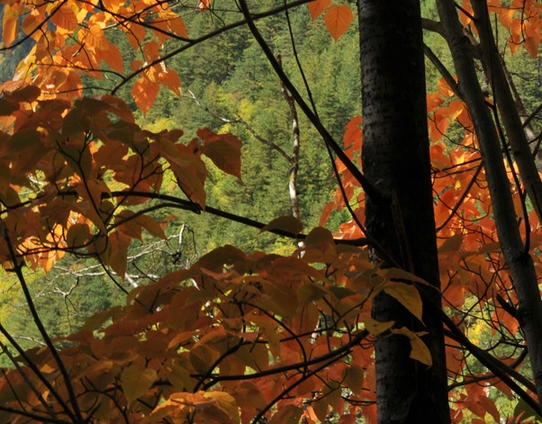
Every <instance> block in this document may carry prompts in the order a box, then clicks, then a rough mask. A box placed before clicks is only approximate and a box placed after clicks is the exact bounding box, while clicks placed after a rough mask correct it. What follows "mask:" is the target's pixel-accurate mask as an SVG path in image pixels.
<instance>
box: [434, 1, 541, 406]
mask: <svg viewBox="0 0 542 424" xmlns="http://www.w3.org/2000/svg"><path fill="white" fill-rule="evenodd" d="M437 7H438V12H439V15H440V19H441V22H442V23H443V25H444V28H445V37H446V41H447V42H448V45H449V47H450V51H451V53H452V59H453V62H454V66H455V70H456V72H457V77H458V81H459V88H460V91H461V97H462V98H463V99H464V101H465V103H466V104H467V107H468V109H469V113H470V116H471V118H472V122H473V123H474V127H475V131H476V137H477V138H478V142H479V144H480V151H481V154H482V163H483V165H484V168H485V173H486V178H487V183H488V186H489V192H490V195H491V200H492V205H493V211H494V212H493V216H494V220H495V224H496V226H497V234H498V236H499V243H500V246H501V250H502V253H503V255H504V258H505V260H506V262H507V264H508V266H509V267H510V273H511V275H512V278H513V279H514V287H515V289H516V292H517V295H518V299H519V306H518V312H519V321H520V324H521V327H522V329H523V331H524V332H525V338H526V340H527V346H528V348H529V356H530V359H531V361H530V362H531V367H532V372H533V376H534V381H535V384H536V388H537V393H538V399H539V405H542V404H541V401H542V327H541V324H542V302H541V300H540V289H539V288H538V280H537V276H536V273H535V269H534V265H533V260H532V258H531V256H530V254H529V252H528V251H527V249H526V248H525V246H524V244H523V242H522V240H521V236H520V233H519V229H518V225H517V224H518V223H517V217H516V213H515V211H514V205H513V201H512V195H511V193H510V189H508V190H507V187H509V186H510V183H509V181H508V178H507V176H506V169H505V167H504V163H503V158H502V154H501V151H502V150H501V145H500V142H499V137H498V135H497V132H496V129H495V124H494V122H493V119H492V117H491V114H490V112H489V110H488V108H487V106H486V104H485V98H484V94H483V92H482V90H481V88H480V84H479V83H478V78H477V75H476V72H475V68H474V62H473V58H472V56H470V54H469V48H468V44H469V40H468V39H467V38H466V37H465V35H464V34H463V27H462V25H461V23H460V22H459V19H458V16H457V13H456V10H455V3H454V1H453V0H437Z"/></svg>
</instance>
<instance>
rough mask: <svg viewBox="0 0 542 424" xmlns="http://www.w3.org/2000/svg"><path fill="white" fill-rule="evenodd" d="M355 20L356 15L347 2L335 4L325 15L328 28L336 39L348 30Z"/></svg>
mask: <svg viewBox="0 0 542 424" xmlns="http://www.w3.org/2000/svg"><path fill="white" fill-rule="evenodd" d="M353 20H354V15H353V14H352V10H351V9H350V7H349V6H347V5H345V4H341V5H340V6H338V5H336V4H334V5H333V6H331V7H330V8H329V9H328V10H327V12H326V14H325V16H324V23H325V24H326V28H327V30H328V31H329V33H330V34H331V36H332V37H333V38H334V39H335V41H337V40H338V39H339V37H340V36H341V35H343V34H344V33H345V32H346V30H347V29H348V27H349V26H350V23H351V22H352V21H353Z"/></svg>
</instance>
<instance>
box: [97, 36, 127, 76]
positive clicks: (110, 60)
mask: <svg viewBox="0 0 542 424" xmlns="http://www.w3.org/2000/svg"><path fill="white" fill-rule="evenodd" d="M102 59H103V61H104V62H105V63H107V64H108V65H109V66H110V67H111V69H113V70H114V71H117V72H119V73H122V71H123V70H124V63H123V61H122V54H121V52H120V50H119V48H118V47H117V46H116V45H114V44H113V43H109V44H108V48H107V49H105V50H102Z"/></svg>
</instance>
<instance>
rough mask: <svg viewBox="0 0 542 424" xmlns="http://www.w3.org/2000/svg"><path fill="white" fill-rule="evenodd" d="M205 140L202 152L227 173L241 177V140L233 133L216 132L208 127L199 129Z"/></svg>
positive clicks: (199, 134) (199, 133)
mask: <svg viewBox="0 0 542 424" xmlns="http://www.w3.org/2000/svg"><path fill="white" fill-rule="evenodd" d="M198 137H199V138H201V139H202V140H203V146H202V147H201V152H202V153H203V154H204V155H206V156H207V157H208V158H209V159H211V160H212V161H213V163H214V164H215V165H216V166H217V167H218V168H219V169H220V170H222V171H224V172H226V173H227V174H230V175H233V176H234V177H237V178H239V179H241V144H242V142H241V140H239V139H238V138H237V137H236V136H234V135H233V134H230V133H227V134H215V133H213V132H212V131H211V130H209V129H208V128H205V129H201V130H198Z"/></svg>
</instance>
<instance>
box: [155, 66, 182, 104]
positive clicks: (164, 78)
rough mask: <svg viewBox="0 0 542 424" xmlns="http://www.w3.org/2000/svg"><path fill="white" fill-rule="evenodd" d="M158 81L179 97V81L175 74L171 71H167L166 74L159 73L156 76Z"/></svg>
mask: <svg viewBox="0 0 542 424" xmlns="http://www.w3.org/2000/svg"><path fill="white" fill-rule="evenodd" d="M158 80H159V81H160V82H161V83H162V85H164V86H166V87H167V88H169V89H170V90H171V91H173V92H174V93H175V94H176V95H177V96H179V97H181V79H180V78H179V75H178V74H177V72H175V71H174V70H173V69H168V70H166V72H161V73H160V74H158Z"/></svg>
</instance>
